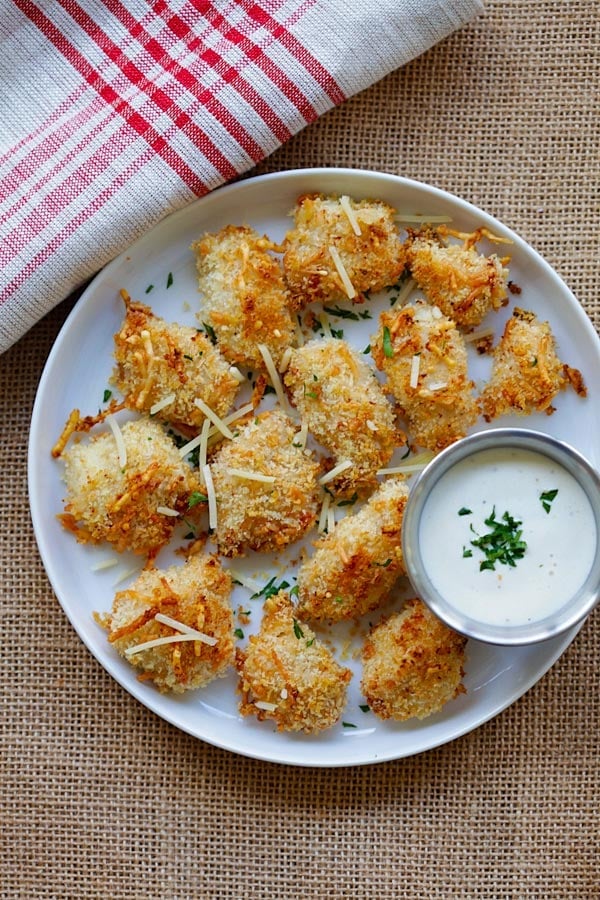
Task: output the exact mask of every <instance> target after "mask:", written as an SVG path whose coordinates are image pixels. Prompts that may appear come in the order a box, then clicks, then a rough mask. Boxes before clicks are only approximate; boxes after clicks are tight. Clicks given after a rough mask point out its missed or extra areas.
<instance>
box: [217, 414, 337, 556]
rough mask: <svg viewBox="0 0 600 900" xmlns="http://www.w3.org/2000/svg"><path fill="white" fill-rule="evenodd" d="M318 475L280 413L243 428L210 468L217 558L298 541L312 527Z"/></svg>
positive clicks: (291, 426) (316, 466)
mask: <svg viewBox="0 0 600 900" xmlns="http://www.w3.org/2000/svg"><path fill="white" fill-rule="evenodd" d="M319 471H320V468H319V464H318V463H317V462H316V461H315V460H314V458H313V457H312V454H309V455H307V454H306V453H304V451H303V449H302V447H301V446H300V445H299V443H298V429H297V427H296V426H295V425H294V424H293V422H292V421H291V419H289V418H288V417H287V416H286V415H285V414H284V413H282V412H281V411H280V410H272V411H268V412H265V413H262V414H261V415H260V416H258V417H257V418H256V419H252V420H251V421H250V422H249V423H247V424H246V425H243V426H242V427H241V428H240V429H239V432H238V433H237V434H236V435H235V436H234V438H233V440H231V441H224V442H223V443H222V444H221V446H220V447H219V449H218V450H217V452H216V453H215V455H214V457H213V459H212V462H211V464H210V473H211V477H212V481H213V485H214V491H215V497H216V507H217V529H216V539H217V544H218V547H219V552H220V553H222V554H223V555H224V556H239V555H243V554H244V553H245V551H246V550H248V549H250V550H258V551H271V550H273V551H277V550H282V549H283V548H284V547H286V546H287V545H288V544H291V543H292V542H293V541H296V540H298V539H299V538H301V537H302V536H303V535H304V534H305V533H306V532H307V531H308V530H309V529H310V528H312V527H313V525H314V523H315V518H316V515H317V507H318V498H319V490H318V485H317V477H318V474H319Z"/></svg>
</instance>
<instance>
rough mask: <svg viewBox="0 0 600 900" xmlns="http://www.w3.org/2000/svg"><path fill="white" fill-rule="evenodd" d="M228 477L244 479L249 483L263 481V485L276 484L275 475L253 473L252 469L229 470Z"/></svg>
mask: <svg viewBox="0 0 600 900" xmlns="http://www.w3.org/2000/svg"><path fill="white" fill-rule="evenodd" d="M226 471H227V474H228V475H233V477H234V478H244V479H246V480H247V481H261V482H262V483H263V484H274V482H275V476H274V475H263V474H262V472H252V471H251V470H250V469H227V470H226Z"/></svg>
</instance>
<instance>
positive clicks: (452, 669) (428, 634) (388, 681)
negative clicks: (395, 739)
mask: <svg viewBox="0 0 600 900" xmlns="http://www.w3.org/2000/svg"><path fill="white" fill-rule="evenodd" d="M465 644H466V638H465V637H463V636H462V635H460V634H457V633H456V632H455V631H452V630H451V629H450V628H448V627H447V626H446V625H444V623H443V622H440V621H439V619H437V618H436V617H435V616H434V615H433V613H432V612H430V610H429V609H428V607H427V606H425V604H424V603H423V602H422V601H421V600H418V599H414V600H408V601H407V603H406V606H405V608H404V609H403V610H402V612H399V613H394V614H393V615H391V616H390V617H389V618H387V619H384V620H383V621H381V622H380V623H379V624H378V625H376V626H375V627H374V628H373V629H371V632H370V634H369V636H368V637H367V639H366V641H365V645H364V648H363V677H362V682H361V689H362V692H363V694H364V695H365V697H366V699H367V702H368V704H369V706H370V708H371V709H372V710H373V712H374V713H375V714H376V715H378V716H379V717H380V718H381V719H396V720H397V721H399V722H402V721H404V720H405V719H412V718H414V717H416V718H417V719H425V718H426V717H427V716H430V715H431V714H432V713H436V712H439V710H440V709H441V708H442V707H443V706H444V704H446V703H447V702H448V701H449V700H452V699H453V698H454V697H457V696H458V695H459V694H462V693H464V692H465V688H464V686H463V685H462V682H461V679H462V677H463V675H464V670H463V666H464V661H465Z"/></svg>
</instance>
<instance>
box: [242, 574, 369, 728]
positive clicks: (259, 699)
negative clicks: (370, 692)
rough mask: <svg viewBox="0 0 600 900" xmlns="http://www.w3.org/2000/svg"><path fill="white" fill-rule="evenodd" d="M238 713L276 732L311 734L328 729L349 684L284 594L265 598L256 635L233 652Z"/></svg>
mask: <svg viewBox="0 0 600 900" xmlns="http://www.w3.org/2000/svg"><path fill="white" fill-rule="evenodd" d="M236 666H237V670H238V672H239V675H240V693H241V695H242V699H241V702H240V712H241V714H242V715H243V716H250V715H254V716H256V717H257V718H258V719H259V720H261V721H262V720H264V719H271V720H273V721H274V722H275V723H276V724H277V728H278V730H279V731H304V732H306V733H307V734H315V733H317V732H319V731H323V730H324V729H325V728H330V727H331V726H332V725H334V724H335V723H336V722H337V720H338V719H339V717H340V715H341V712H342V710H343V708H344V706H345V704H346V689H347V685H348V682H349V681H350V679H351V678H352V673H351V671H350V670H349V669H344V668H343V667H342V666H340V665H339V663H337V662H336V660H335V659H334V657H333V654H332V653H331V651H329V650H328V649H327V647H325V645H324V644H323V643H321V641H319V640H318V638H316V637H315V635H314V633H313V632H312V631H311V629H310V628H309V627H308V625H306V624H305V623H304V622H301V621H300V620H299V619H297V618H296V616H295V611H294V607H293V604H292V602H291V600H290V598H289V596H288V595H287V594H286V593H285V591H280V592H279V593H278V594H276V595H275V596H274V597H270V598H269V599H268V600H266V601H265V604H264V615H263V619H262V623H261V627H260V632H259V633H258V634H257V635H252V636H251V637H250V638H249V641H248V647H247V649H246V650H245V651H243V650H240V649H238V650H237V653H236Z"/></svg>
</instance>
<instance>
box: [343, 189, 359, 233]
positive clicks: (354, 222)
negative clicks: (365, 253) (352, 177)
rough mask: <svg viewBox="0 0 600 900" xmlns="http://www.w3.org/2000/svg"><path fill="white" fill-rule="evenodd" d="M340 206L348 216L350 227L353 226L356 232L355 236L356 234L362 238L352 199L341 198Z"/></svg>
mask: <svg viewBox="0 0 600 900" xmlns="http://www.w3.org/2000/svg"><path fill="white" fill-rule="evenodd" d="M340 206H341V207H342V209H343V210H344V212H345V213H346V216H347V217H348V221H349V222H350V225H351V226H352V231H353V232H354V234H356V235H358V237H360V235H361V231H360V225H359V224H358V219H357V218H356V214H355V212H354V210H353V209H352V206H351V204H350V197H347V196H343V197H340Z"/></svg>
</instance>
